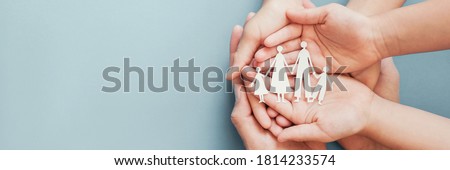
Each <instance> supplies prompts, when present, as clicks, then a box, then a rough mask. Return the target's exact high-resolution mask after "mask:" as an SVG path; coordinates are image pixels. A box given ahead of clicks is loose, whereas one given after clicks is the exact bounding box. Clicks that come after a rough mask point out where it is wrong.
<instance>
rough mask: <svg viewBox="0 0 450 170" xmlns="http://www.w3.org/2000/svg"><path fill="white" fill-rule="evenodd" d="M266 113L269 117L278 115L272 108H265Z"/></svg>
mask: <svg viewBox="0 0 450 170" xmlns="http://www.w3.org/2000/svg"><path fill="white" fill-rule="evenodd" d="M267 115H269V117H270V118H275V117H277V116H278V115H280V114H279V113H278V112H277V111H275V110H273V109H272V108H270V107H268V108H267Z"/></svg>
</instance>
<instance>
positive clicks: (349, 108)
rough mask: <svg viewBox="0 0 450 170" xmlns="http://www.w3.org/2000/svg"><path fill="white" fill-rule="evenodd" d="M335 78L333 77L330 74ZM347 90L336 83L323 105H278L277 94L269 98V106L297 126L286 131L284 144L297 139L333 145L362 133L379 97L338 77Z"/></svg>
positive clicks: (365, 88) (367, 89) (327, 93)
mask: <svg viewBox="0 0 450 170" xmlns="http://www.w3.org/2000/svg"><path fill="white" fill-rule="evenodd" d="M330 76H332V75H330ZM335 78H336V79H338V80H339V81H340V82H341V83H342V84H344V87H345V88H344V89H341V88H342V87H341V88H340V87H338V86H336V84H333V88H332V89H333V90H332V91H327V92H326V95H325V99H324V101H323V102H322V105H319V104H318V103H317V102H313V103H307V102H306V101H300V102H292V101H293V99H292V95H286V99H287V100H288V101H291V102H285V103H283V102H277V97H276V95H274V94H268V95H266V96H265V101H266V103H267V105H268V106H269V107H271V108H272V109H274V110H275V111H276V112H278V113H279V114H281V115H283V116H284V117H286V118H287V119H289V120H291V121H292V122H293V123H294V124H296V125H295V126H292V127H289V128H286V129H284V130H283V131H282V132H281V133H280V134H279V136H278V139H279V140H280V141H287V140H294V141H298V142H303V141H319V142H331V141H335V140H338V139H341V138H345V137H348V136H351V135H354V134H358V133H359V132H361V131H362V130H363V129H364V128H365V127H366V126H367V122H368V121H369V118H370V113H369V112H368V111H369V110H370V106H371V102H372V98H373V97H374V96H375V94H374V93H373V92H372V91H371V90H370V89H369V88H367V87H366V86H365V85H363V84H362V83H360V82H359V81H356V80H354V79H352V78H350V77H347V76H338V77H335Z"/></svg>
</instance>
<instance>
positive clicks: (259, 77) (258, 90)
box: [250, 67, 269, 103]
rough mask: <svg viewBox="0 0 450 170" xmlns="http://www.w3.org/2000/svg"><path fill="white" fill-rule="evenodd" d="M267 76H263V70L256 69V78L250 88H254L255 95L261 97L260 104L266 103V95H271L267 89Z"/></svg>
mask: <svg viewBox="0 0 450 170" xmlns="http://www.w3.org/2000/svg"><path fill="white" fill-rule="evenodd" d="M264 77H265V75H263V74H261V68H259V67H257V68H256V76H255V79H254V80H253V82H252V83H251V84H250V86H254V87H255V90H254V94H255V95H257V96H259V103H263V102H264V95H265V94H269V91H268V90H267V88H266V83H265V81H264Z"/></svg>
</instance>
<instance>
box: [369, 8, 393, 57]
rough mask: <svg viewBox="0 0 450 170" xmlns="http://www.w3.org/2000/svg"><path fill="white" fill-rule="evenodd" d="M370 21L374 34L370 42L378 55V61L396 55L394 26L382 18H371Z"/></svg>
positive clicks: (387, 19)
mask: <svg viewBox="0 0 450 170" xmlns="http://www.w3.org/2000/svg"><path fill="white" fill-rule="evenodd" d="M370 20H371V25H372V31H373V32H374V36H373V39H372V41H373V44H374V45H375V48H376V49H377V51H378V53H379V60H380V61H381V60H382V59H384V58H387V57H391V56H396V55H398V54H399V45H398V44H399V43H398V42H399V40H398V37H397V35H398V34H397V33H396V29H395V24H394V23H393V22H392V21H391V20H389V18H386V17H383V16H373V17H370Z"/></svg>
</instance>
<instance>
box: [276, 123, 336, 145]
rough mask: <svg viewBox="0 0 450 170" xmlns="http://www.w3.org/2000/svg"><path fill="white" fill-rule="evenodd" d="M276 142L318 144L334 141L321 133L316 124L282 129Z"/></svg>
mask: <svg viewBox="0 0 450 170" xmlns="http://www.w3.org/2000/svg"><path fill="white" fill-rule="evenodd" d="M278 141H280V142H286V141H297V142H304V141H318V142H331V141H334V139H333V138H332V137H330V136H329V135H328V134H326V133H325V132H323V131H322V130H321V129H320V127H319V126H318V125H317V123H311V124H301V125H297V126H293V127H290V128H287V129H284V130H283V131H282V132H281V133H280V134H279V135H278Z"/></svg>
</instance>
